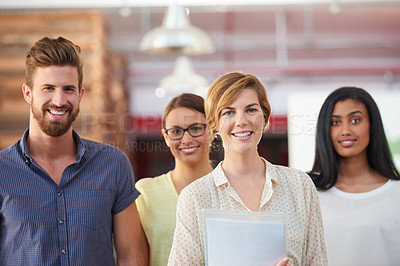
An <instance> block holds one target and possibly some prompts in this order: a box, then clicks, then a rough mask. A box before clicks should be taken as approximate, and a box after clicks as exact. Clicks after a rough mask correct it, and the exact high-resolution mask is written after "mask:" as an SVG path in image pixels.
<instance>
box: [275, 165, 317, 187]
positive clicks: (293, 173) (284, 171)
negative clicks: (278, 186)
mask: <svg viewBox="0 0 400 266" xmlns="http://www.w3.org/2000/svg"><path fill="white" fill-rule="evenodd" d="M267 163H268V164H267V171H268V168H269V171H274V172H275V174H276V176H277V178H278V179H279V178H284V179H289V180H290V181H299V182H306V183H308V182H312V181H311V178H310V176H309V175H308V174H307V173H306V172H304V171H302V170H300V169H296V168H292V167H288V166H283V165H277V164H271V163H269V162H267Z"/></svg>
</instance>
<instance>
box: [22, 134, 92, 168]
mask: <svg viewBox="0 0 400 266" xmlns="http://www.w3.org/2000/svg"><path fill="white" fill-rule="evenodd" d="M28 135H29V128H28V129H27V130H25V132H24V135H23V136H22V139H21V142H20V143H19V145H20V149H21V150H22V153H23V154H24V156H25V157H26V158H27V159H28V158H29V160H31V159H32V157H31V156H30V154H29V150H28V146H27V145H26V138H27V137H28ZM72 136H73V138H74V140H75V143H76V144H77V153H76V162H77V163H79V162H80V161H81V160H82V158H83V155H84V154H85V151H86V148H85V145H84V144H83V141H82V139H81V138H80V137H79V135H78V134H77V133H76V132H75V130H72Z"/></svg>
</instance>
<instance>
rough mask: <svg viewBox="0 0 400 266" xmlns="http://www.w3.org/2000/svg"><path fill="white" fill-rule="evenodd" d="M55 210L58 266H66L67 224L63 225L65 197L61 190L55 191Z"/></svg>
mask: <svg viewBox="0 0 400 266" xmlns="http://www.w3.org/2000/svg"><path fill="white" fill-rule="evenodd" d="M56 198H57V210H58V213H57V214H58V216H57V217H58V221H57V223H58V226H57V227H58V236H59V243H60V249H61V250H60V251H61V256H60V262H61V264H60V265H62V266H63V265H68V254H67V247H68V242H67V239H68V237H67V224H66V223H65V217H66V210H65V195H64V193H63V191H62V190H59V191H57V195H56Z"/></svg>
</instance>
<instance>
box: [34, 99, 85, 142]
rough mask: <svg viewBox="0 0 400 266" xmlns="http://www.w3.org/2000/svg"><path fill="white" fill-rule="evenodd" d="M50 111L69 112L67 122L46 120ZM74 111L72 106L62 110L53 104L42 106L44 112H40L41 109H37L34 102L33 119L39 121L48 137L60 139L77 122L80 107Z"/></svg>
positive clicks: (65, 106) (64, 107)
mask: <svg viewBox="0 0 400 266" xmlns="http://www.w3.org/2000/svg"><path fill="white" fill-rule="evenodd" d="M48 109H53V110H57V109H63V110H67V113H66V115H67V121H65V122H64V121H61V120H60V121H59V120H52V121H49V119H46V118H45V115H46V113H47V110H48ZM72 111H73V110H72V106H71V105H64V106H62V107H60V108H57V107H56V106H54V105H51V104H45V105H43V106H42V110H40V109H39V108H37V107H35V105H34V104H33V101H32V114H33V117H34V118H35V119H36V120H37V121H38V124H39V127H40V129H41V130H42V131H43V132H44V133H45V134H47V135H49V136H51V137H59V136H61V135H64V134H65V133H66V132H67V131H68V130H69V128H70V127H71V125H72V122H74V121H75V119H76V117H77V116H78V114H79V106H78V108H77V109H76V110H75V111H73V112H72Z"/></svg>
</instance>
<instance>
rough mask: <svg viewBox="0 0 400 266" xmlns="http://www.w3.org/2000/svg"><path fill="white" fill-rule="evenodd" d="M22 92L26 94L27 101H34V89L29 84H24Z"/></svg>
mask: <svg viewBox="0 0 400 266" xmlns="http://www.w3.org/2000/svg"><path fill="white" fill-rule="evenodd" d="M22 94H23V95H24V99H25V101H26V102H27V103H29V104H31V103H32V90H31V88H29V86H28V85H27V84H25V83H24V84H23V85H22Z"/></svg>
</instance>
